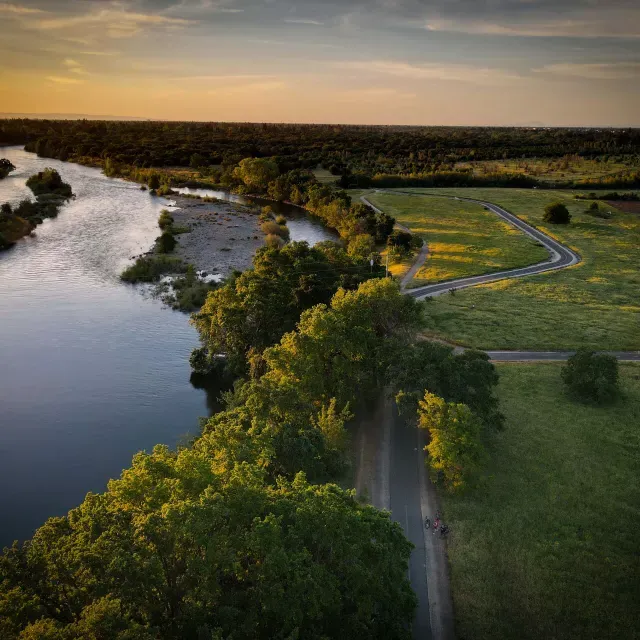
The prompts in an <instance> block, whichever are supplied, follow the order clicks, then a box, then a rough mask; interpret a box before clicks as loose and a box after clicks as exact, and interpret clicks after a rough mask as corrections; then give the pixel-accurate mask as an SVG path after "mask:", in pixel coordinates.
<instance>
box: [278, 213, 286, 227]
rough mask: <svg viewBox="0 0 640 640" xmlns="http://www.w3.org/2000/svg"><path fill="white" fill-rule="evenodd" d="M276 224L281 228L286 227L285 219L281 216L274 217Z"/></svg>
mask: <svg viewBox="0 0 640 640" xmlns="http://www.w3.org/2000/svg"><path fill="white" fill-rule="evenodd" d="M276 223H277V224H279V225H281V226H286V224H287V219H286V218H285V217H284V216H283V215H282V214H280V215H277V216H276Z"/></svg>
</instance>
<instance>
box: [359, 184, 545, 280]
mask: <svg viewBox="0 0 640 640" xmlns="http://www.w3.org/2000/svg"><path fill="white" fill-rule="evenodd" d="M367 199H368V200H370V201H371V202H372V203H373V204H374V205H376V206H377V207H379V208H380V209H382V210H383V211H385V212H386V213H388V214H389V215H392V216H393V217H394V218H396V220H397V221H398V222H399V223H400V224H403V225H404V226H406V227H408V228H409V229H410V230H411V231H412V232H413V233H415V234H417V235H419V236H421V237H422V238H423V239H424V240H426V241H427V243H428V245H429V256H428V258H427V261H426V262H425V264H424V266H423V267H422V268H421V269H420V270H419V271H418V272H417V274H416V275H415V277H414V278H413V280H412V282H411V285H410V286H413V287H416V286H420V285H424V284H429V283H432V282H440V281H442V280H451V279H453V278H462V277H465V276H471V275H477V274H481V273H489V272H491V271H501V270H502V269H510V268H514V267H522V266H526V265H529V264H533V263H535V262H540V261H541V260H544V259H545V258H547V257H548V253H547V251H546V250H545V249H544V248H543V247H541V246H539V245H537V244H536V243H535V242H534V241H533V240H531V238H529V237H528V236H526V235H524V234H523V233H521V232H520V231H518V230H517V229H515V228H514V227H512V226H511V225H510V224H507V223H506V222H504V221H502V220H501V219H500V218H498V216H496V215H495V214H494V213H492V212H490V211H485V210H484V208H483V207H482V206H480V205H477V204H473V203H470V202H462V201H457V200H452V199H450V198H435V197H430V198H417V197H413V196H408V195H402V194H391V193H370V194H369V195H367Z"/></svg>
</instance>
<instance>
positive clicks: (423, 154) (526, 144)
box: [0, 119, 640, 175]
mask: <svg viewBox="0 0 640 640" xmlns="http://www.w3.org/2000/svg"><path fill="white" fill-rule="evenodd" d="M0 143H5V144H28V143H29V144H30V146H33V150H34V151H37V152H38V153H39V154H40V155H42V156H48V157H54V158H60V159H63V160H64V159H70V158H82V157H89V158H99V159H105V158H107V157H109V158H111V159H112V160H115V161H116V162H118V163H124V164H130V165H135V166H138V167H168V166H188V165H189V163H190V160H191V157H192V156H193V155H194V154H199V155H200V156H201V157H202V159H203V160H204V163H205V164H206V165H222V164H225V165H232V164H233V165H235V164H237V162H238V161H239V160H241V159H242V158H246V157H258V158H260V157H273V158H274V159H276V162H278V164H279V166H281V169H283V170H289V169H295V168H303V167H307V168H309V167H314V166H316V165H318V164H322V165H324V166H325V167H327V168H329V167H330V166H332V165H334V166H335V168H337V169H338V170H340V169H342V168H344V167H347V166H348V167H350V168H351V170H352V171H354V172H362V173H366V174H369V175H373V174H376V173H406V174H408V173H428V172H433V171H437V170H441V169H446V168H447V165H451V164H452V163H455V162H459V161H469V160H500V159H505V158H523V157H526V158H532V157H539V158H554V157H562V156H564V155H567V154H574V155H579V156H582V157H586V158H594V157H600V156H617V157H620V158H621V159H629V160H636V159H637V158H638V157H640V129H543V128H540V129H534V128H486V127H383V126H347V125H297V124H242V123H236V124H230V123H203V122H109V121H89V120H57V121H54V120H26V119H14V120H0ZM443 165H445V166H443Z"/></svg>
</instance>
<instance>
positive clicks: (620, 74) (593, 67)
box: [533, 62, 640, 80]
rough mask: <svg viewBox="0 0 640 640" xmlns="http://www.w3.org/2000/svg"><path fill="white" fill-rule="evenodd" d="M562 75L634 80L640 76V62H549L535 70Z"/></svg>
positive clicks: (592, 78) (593, 78) (595, 78)
mask: <svg viewBox="0 0 640 640" xmlns="http://www.w3.org/2000/svg"><path fill="white" fill-rule="evenodd" d="M533 71H534V72H535V73H545V74H550V75H555V76H562V77H574V78H586V79H589V80H632V79H635V78H640V62H613V63H597V64H579V63H572V62H564V63H559V64H549V65H546V66H544V67H540V68H539V69H534V70H533Z"/></svg>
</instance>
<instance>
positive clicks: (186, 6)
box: [167, 0, 244, 13]
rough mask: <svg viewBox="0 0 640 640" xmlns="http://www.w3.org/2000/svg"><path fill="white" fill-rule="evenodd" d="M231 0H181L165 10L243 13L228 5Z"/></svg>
mask: <svg viewBox="0 0 640 640" xmlns="http://www.w3.org/2000/svg"><path fill="white" fill-rule="evenodd" d="M229 4H231V0H181V1H180V2H178V3H177V4H174V5H172V6H171V7H169V8H168V9H167V12H170V13H174V12H188V13H190V12H194V11H195V12H198V11H207V12H214V13H244V9H240V8H238V7H230V6H229Z"/></svg>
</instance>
